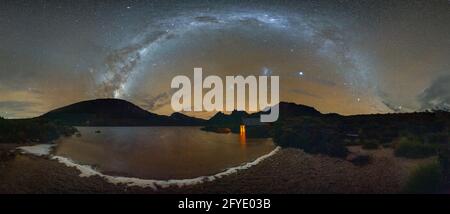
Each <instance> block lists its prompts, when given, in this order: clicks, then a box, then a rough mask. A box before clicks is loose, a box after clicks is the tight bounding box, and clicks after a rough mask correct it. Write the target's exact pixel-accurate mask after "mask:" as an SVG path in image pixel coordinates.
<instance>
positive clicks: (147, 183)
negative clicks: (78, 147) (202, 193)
mask: <svg viewBox="0 0 450 214" xmlns="http://www.w3.org/2000/svg"><path fill="white" fill-rule="evenodd" d="M54 146H55V145H54V144H53V145H52V144H40V145H35V146H26V147H18V149H20V150H22V152H23V153H28V154H32V155H37V156H42V155H48V156H49V157H50V158H51V159H53V160H57V161H58V162H60V163H62V164H64V165H66V166H68V167H75V168H76V169H78V170H79V171H80V175H79V176H80V177H90V176H100V177H102V178H103V179H105V180H106V181H107V182H109V183H112V184H116V185H117V184H125V185H127V186H130V187H131V186H138V187H143V188H147V187H150V188H152V189H153V190H157V189H158V188H167V187H170V186H177V187H183V186H189V185H195V184H201V183H204V182H209V181H214V180H216V179H219V178H222V177H224V176H227V175H230V174H233V173H236V172H238V171H241V170H245V169H248V168H250V167H252V166H255V165H257V164H259V163H260V162H261V161H263V160H264V159H266V158H268V157H270V156H272V155H275V154H276V153H277V152H278V151H279V150H280V147H276V148H275V149H274V150H272V151H271V152H270V153H268V154H265V155H263V156H261V157H259V158H257V159H256V160H254V161H252V162H248V163H245V164H242V165H240V166H236V167H231V168H228V169H227V170H225V171H223V172H220V173H217V174H215V175H210V176H200V177H196V178H191V179H178V180H176V179H174V180H153V179H141V178H133V177H120V176H111V175H105V174H102V173H101V172H98V171H96V170H95V169H93V168H92V167H91V166H89V165H80V164H77V163H75V162H74V161H73V160H71V159H69V158H66V157H62V156H55V155H50V150H51V148H53V147H54ZM45 152H46V153H45Z"/></svg>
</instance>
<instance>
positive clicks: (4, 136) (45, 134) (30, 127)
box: [0, 118, 77, 143]
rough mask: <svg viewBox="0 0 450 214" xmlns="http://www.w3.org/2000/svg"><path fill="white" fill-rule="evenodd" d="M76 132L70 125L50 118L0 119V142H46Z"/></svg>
mask: <svg viewBox="0 0 450 214" xmlns="http://www.w3.org/2000/svg"><path fill="white" fill-rule="evenodd" d="M76 132H77V130H76V129H75V128H73V127H71V126H65V125H61V124H58V123H57V122H54V121H50V120H44V119H15V120H7V119H3V118H1V119H0V143H47V142H50V141H52V140H56V139H58V138H59V137H60V136H71V135H73V134H74V133H76Z"/></svg>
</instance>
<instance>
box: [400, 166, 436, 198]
mask: <svg viewBox="0 0 450 214" xmlns="http://www.w3.org/2000/svg"><path fill="white" fill-rule="evenodd" d="M441 188H442V173H441V168H440V166H439V163H437V162H433V163H431V164H427V165H421V166H418V167H417V168H416V169H415V170H414V171H413V173H412V174H411V176H410V178H409V180H408V182H407V183H406V186H405V190H404V191H405V192H406V193H437V192H440V191H441Z"/></svg>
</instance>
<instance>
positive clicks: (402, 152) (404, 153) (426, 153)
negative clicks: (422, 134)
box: [394, 137, 436, 158]
mask: <svg viewBox="0 0 450 214" xmlns="http://www.w3.org/2000/svg"><path fill="white" fill-rule="evenodd" d="M394 149H395V150H394V152H395V155H396V156H398V157H406V158H426V157H430V156H433V155H436V146H435V145H431V144H424V143H422V142H420V140H418V139H413V138H405V137H403V138H400V139H398V140H397V141H396V142H395V146H394Z"/></svg>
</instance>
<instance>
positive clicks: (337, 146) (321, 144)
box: [274, 118, 348, 158]
mask: <svg viewBox="0 0 450 214" xmlns="http://www.w3.org/2000/svg"><path fill="white" fill-rule="evenodd" d="M302 119H303V120H299V121H292V122H291V123H286V124H277V127H275V131H274V142H275V143H276V144H277V145H279V146H281V147H294V148H299V149H303V150H304V151H305V152H307V153H312V154H317V153H320V154H326V155H330V156H334V157H341V158H344V157H346V156H347V154H348V150H347V148H346V147H345V144H344V142H343V140H342V138H341V137H340V136H339V134H338V133H337V132H336V131H335V129H333V128H332V127H328V126H326V125H324V124H323V123H321V122H320V121H317V120H313V119H308V120H307V122H306V121H305V119H304V118H302Z"/></svg>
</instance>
